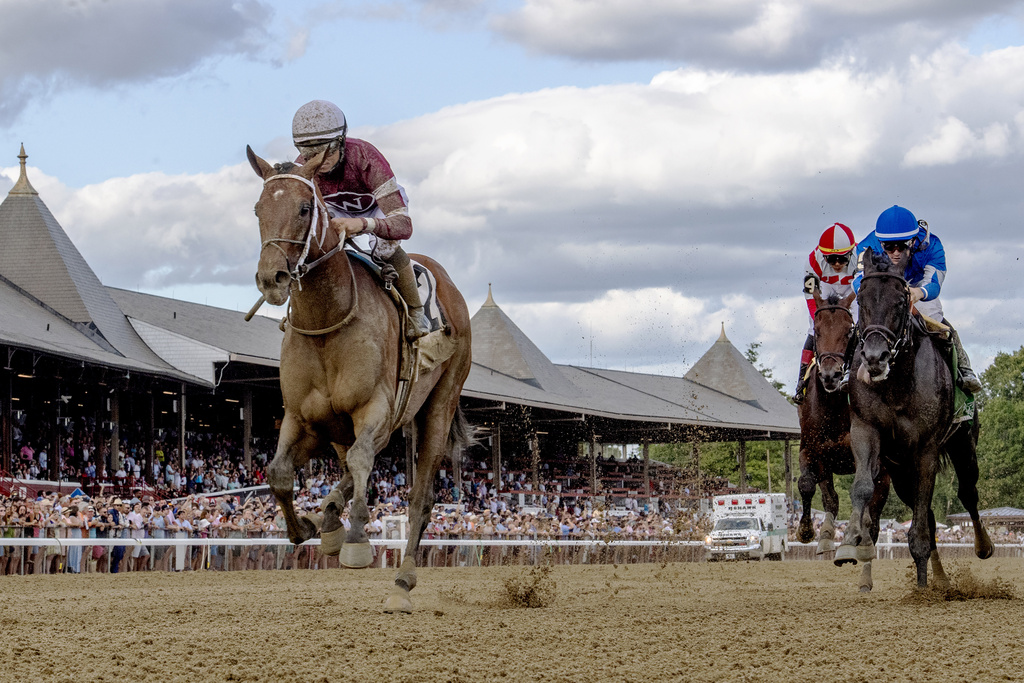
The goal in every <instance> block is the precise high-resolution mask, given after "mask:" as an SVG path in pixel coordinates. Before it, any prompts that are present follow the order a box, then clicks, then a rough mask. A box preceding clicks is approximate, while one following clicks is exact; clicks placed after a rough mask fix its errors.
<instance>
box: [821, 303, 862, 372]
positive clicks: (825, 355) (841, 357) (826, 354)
mask: <svg viewBox="0 0 1024 683" xmlns="http://www.w3.org/2000/svg"><path fill="white" fill-rule="evenodd" d="M822 311H843V312H844V313H846V315H848V316H850V334H851V335H852V334H853V330H854V328H855V327H856V321H855V320H854V319H853V313H852V312H851V311H850V309H849V308H847V307H845V306H839V305H832V306H819V307H818V308H817V309H816V310H815V311H814V329H815V330H817V329H818V314H819V313H821V312H822ZM847 341H849V335H847ZM829 358H834V359H836V360H838V361H839V363H840V364H841V365H842V368H843V370H845V369H846V353H845V351H844V352H843V353H839V352H837V351H822V352H820V353H819V352H818V345H817V344H815V345H814V359H815V362H816V363H817V365H818V367H819V368H820V367H821V361H822V360H826V359H829Z"/></svg>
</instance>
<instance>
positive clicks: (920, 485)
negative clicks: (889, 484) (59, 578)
mask: <svg viewBox="0 0 1024 683" xmlns="http://www.w3.org/2000/svg"><path fill="white" fill-rule="evenodd" d="M938 462H939V458H938V453H937V452H934V451H931V452H930V451H928V450H925V449H921V451H920V454H919V460H918V464H917V488H916V489H915V490H914V492H913V496H914V502H913V505H911V506H910V509H911V510H913V513H914V521H913V523H912V524H911V525H910V531H909V532H908V534H907V540H908V542H909V544H910V556H911V557H913V558H914V564H915V566H916V568H917V587H918V588H926V587H927V586H928V558H929V557H930V556H931V554H932V548H934V547H935V515H934V514H932V509H931V508H932V494H933V493H934V492H935V471H936V469H937V467H938Z"/></svg>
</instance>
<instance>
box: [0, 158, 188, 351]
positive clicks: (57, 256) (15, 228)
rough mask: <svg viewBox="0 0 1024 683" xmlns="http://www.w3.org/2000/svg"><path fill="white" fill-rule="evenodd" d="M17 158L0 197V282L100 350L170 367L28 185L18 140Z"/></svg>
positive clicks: (37, 194) (30, 185) (33, 189)
mask: <svg viewBox="0 0 1024 683" xmlns="http://www.w3.org/2000/svg"><path fill="white" fill-rule="evenodd" d="M18 158H19V160H20V161H21V175H20V177H19V178H18V181H17V183H15V185H14V187H13V188H12V189H11V191H10V192H9V193H8V195H7V198H6V199H4V201H3V203H0V283H3V284H5V285H7V286H8V287H11V288H12V289H13V290H15V291H17V292H18V293H19V294H20V295H22V296H24V297H26V298H27V299H29V300H30V301H32V302H34V303H35V304H36V305H38V306H39V307H41V308H42V309H44V310H46V311H48V312H49V313H50V314H53V315H56V316H58V317H59V318H60V319H61V320H63V321H64V322H66V323H68V324H69V325H71V326H72V327H73V328H75V329H77V330H78V331H79V332H80V333H81V334H83V335H85V337H87V338H88V339H89V341H91V342H92V343H93V344H95V345H96V346H97V347H99V349H101V350H102V351H104V352H106V353H113V354H115V355H118V356H122V357H124V358H127V359H132V360H136V361H140V362H142V363H145V364H146V365H149V366H156V367H166V368H168V369H170V368H169V366H167V365H166V363H164V362H163V361H162V360H161V359H160V358H159V357H158V356H157V355H156V354H155V353H154V352H153V351H152V350H151V349H150V348H149V347H148V346H147V345H146V344H145V342H143V341H142V339H141V338H140V337H139V335H138V334H137V333H136V332H135V330H134V329H132V326H131V324H130V323H129V322H128V319H127V318H126V317H125V315H124V313H122V312H121V309H120V308H118V306H117V304H116V303H114V300H113V299H112V298H111V297H110V294H109V293H108V292H107V290H106V289H105V288H104V287H103V285H102V284H101V283H100V280H99V278H98V277H96V273H94V272H93V270H92V269H91V268H90V267H89V264H88V263H86V261H85V259H84V258H83V257H82V254H81V253H79V251H78V249H76V248H75V245H74V244H73V243H72V242H71V240H70V238H68V236H67V233H65V232H64V229H63V228H62V227H61V226H60V224H59V223H58V222H57V219H56V218H54V216H53V214H52V213H50V210H49V209H48V208H47V206H46V204H45V203H44V202H43V200H42V199H41V198H40V197H39V193H38V192H36V190H35V188H33V187H32V184H31V183H30V182H29V180H28V173H27V170H26V167H25V160H26V159H27V158H28V157H27V155H26V154H25V147H24V145H22V148H21V153H20V154H19V155H18Z"/></svg>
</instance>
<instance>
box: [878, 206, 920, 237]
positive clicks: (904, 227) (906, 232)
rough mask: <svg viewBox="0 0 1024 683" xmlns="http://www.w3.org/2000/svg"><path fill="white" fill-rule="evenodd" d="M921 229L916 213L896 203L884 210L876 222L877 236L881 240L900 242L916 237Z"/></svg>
mask: <svg viewBox="0 0 1024 683" xmlns="http://www.w3.org/2000/svg"><path fill="white" fill-rule="evenodd" d="M919 229H920V226H919V225H918V224H917V218H915V217H914V214H912V213H910V211H909V210H907V209H904V208H903V207H902V206H895V205H894V206H892V207H891V208H889V209H886V210H885V211H883V212H882V214H881V215H880V216H879V217H878V220H877V221H876V222H875V237H877V238H878V241H879V242H899V241H903V240H909V239H910V238H912V237H916V236H917V232H918V230H919Z"/></svg>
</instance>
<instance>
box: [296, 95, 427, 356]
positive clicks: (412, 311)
mask: <svg viewBox="0 0 1024 683" xmlns="http://www.w3.org/2000/svg"><path fill="white" fill-rule="evenodd" d="M347 132H348V122H347V121H346V119H345V114H344V113H343V112H342V111H341V109H339V108H338V106H337V105H335V104H333V103H332V102H328V101H326V100H313V101H311V102H307V103H306V104H304V105H302V106H301V107H299V109H298V111H296V112H295V116H294V117H293V119H292V141H293V142H294V143H295V147H296V148H297V149H298V150H299V158H298V159H297V162H298V163H300V164H301V163H305V162H306V161H308V160H309V159H312V158H314V157H315V156H317V155H318V154H320V153H322V152H325V153H326V154H325V156H324V157H323V160H322V162H321V164H320V170H319V171H317V176H316V184H317V186H318V187H319V189H320V193H321V195H323V198H324V202H326V204H327V208H328V210H329V211H330V214H331V227H333V228H334V229H335V230H337V231H338V233H339V234H340V235H341V236H342V238H343V239H344V238H346V237H354V236H356V235H363V234H370V235H373V236H374V237H375V243H374V246H373V255H374V256H375V257H378V258H380V259H381V260H383V261H386V262H387V263H389V264H390V265H391V266H392V267H393V268H394V269H395V271H396V272H397V273H398V280H397V281H396V282H395V286H396V287H397V288H398V293H399V294H401V295H402V298H403V299H405V302H406V304H408V306H409V324H408V325H407V326H406V337H407V338H408V339H410V340H413V339H418V338H419V337H422V336H424V335H426V334H428V333H429V332H430V327H431V326H430V321H429V320H428V319H427V317H426V314H425V313H424V310H423V301H422V299H421V298H420V293H419V288H418V286H417V284H416V278H415V276H414V275H413V271H412V262H411V261H410V260H409V256H408V255H407V254H406V253H405V250H404V249H402V246H401V244H400V241H401V240H407V239H409V238H410V237H412V219H410V218H409V206H408V199H407V198H406V196H405V189H404V188H402V186H401V185H399V184H398V181H397V180H396V179H395V174H394V172H393V171H392V170H391V166H390V165H389V164H388V161H387V159H385V158H384V155H383V154H381V153H380V150H378V149H377V148H376V147H374V146H373V145H371V144H370V143H369V142H366V141H365V140H358V139H356V138H350V137H348V136H347Z"/></svg>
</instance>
